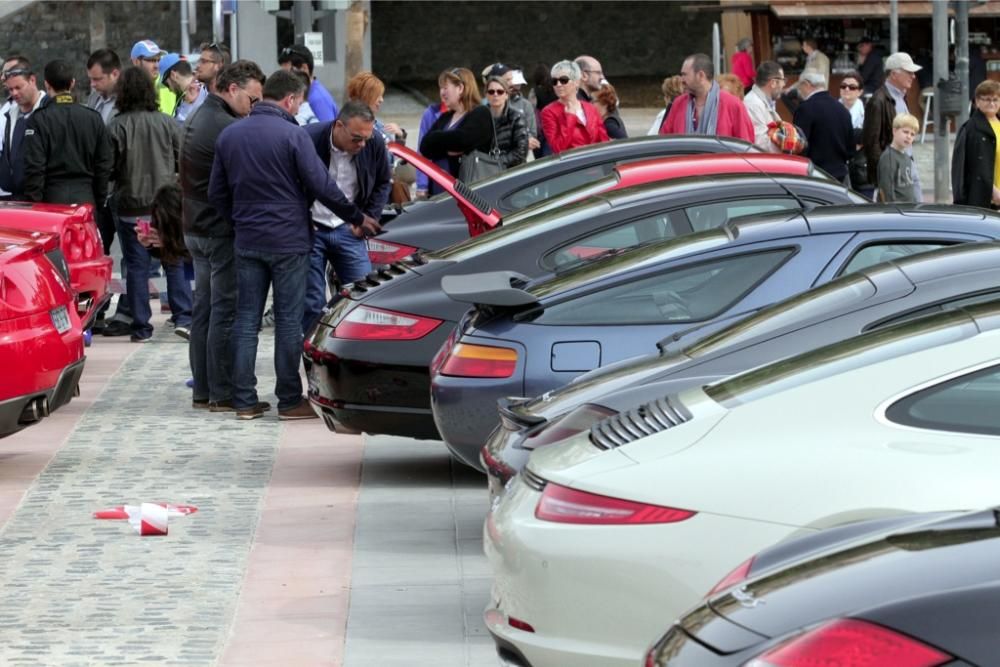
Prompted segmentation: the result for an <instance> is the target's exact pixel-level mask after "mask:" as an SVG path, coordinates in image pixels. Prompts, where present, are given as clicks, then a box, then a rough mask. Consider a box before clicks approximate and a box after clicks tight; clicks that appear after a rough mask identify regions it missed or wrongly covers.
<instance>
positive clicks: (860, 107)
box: [840, 98, 865, 130]
mask: <svg viewBox="0 0 1000 667" xmlns="http://www.w3.org/2000/svg"><path fill="white" fill-rule="evenodd" d="M840 103H841V104H842V105H844V106H845V107H846V106H847V105H846V104H844V100H843V98H841V99H840ZM848 111H849V112H850V113H851V127H853V128H854V129H855V130H860V129H861V128H863V127H864V126H865V105H864V102H862V101H861V100H856V101H855V102H854V106H853V107H851V108H850V109H848Z"/></svg>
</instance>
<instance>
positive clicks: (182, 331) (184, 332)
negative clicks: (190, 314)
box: [174, 327, 191, 340]
mask: <svg viewBox="0 0 1000 667" xmlns="http://www.w3.org/2000/svg"><path fill="white" fill-rule="evenodd" d="M174 333H175V334H177V335H178V336H180V337H181V338H183V339H184V340H191V329H189V328H187V327H176V328H175V329H174Z"/></svg>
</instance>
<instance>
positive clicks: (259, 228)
mask: <svg viewBox="0 0 1000 667" xmlns="http://www.w3.org/2000/svg"><path fill="white" fill-rule="evenodd" d="M304 94H305V84H303V83H302V80H301V79H299V78H298V77H297V76H295V75H294V74H292V73H291V72H285V71H283V70H279V71H277V72H275V73H274V74H272V75H271V76H269V77H268V78H267V81H266V82H265V83H264V89H263V92H262V95H263V100H262V101H261V102H259V103H258V104H257V105H256V106H255V107H254V109H253V111H251V112H250V115H249V116H248V117H247V119H246V120H243V121H241V122H239V123H233V124H232V125H230V126H229V127H227V128H226V129H225V130H223V131H222V134H220V135H219V138H218V140H217V141H216V144H215V159H214V161H213V164H212V176H211V179H210V182H209V191H208V195H209V200H210V202H211V203H212V205H213V206H215V208H216V210H217V211H218V212H219V213H220V214H221V215H222V216H223V217H225V218H227V219H229V220H231V221H232V223H233V231H234V233H235V246H236V275H237V280H238V283H237V297H236V320H235V322H234V323H233V348H234V350H233V353H234V357H233V399H232V401H233V408H234V409H235V410H236V417H237V418H238V419H256V418H257V417H260V416H262V415H263V413H264V408H263V407H262V405H261V403H260V402H259V401H258V400H257V390H256V385H257V377H256V375H255V374H254V367H255V364H256V361H257V330H258V326H259V325H260V318H261V315H263V313H264V302H265V300H266V299H267V291H268V288H269V287H273V291H274V315H275V323H274V328H275V332H274V337H275V343H274V369H275V374H276V375H277V382H276V384H275V394H277V396H278V418H279V419H309V418H315V417H316V414H315V413H314V412H313V410H312V408H311V407H310V406H309V403H308V401H307V400H306V399H305V398H304V397H303V396H302V380H301V378H300V377H299V363H300V361H301V358H302V314H303V306H304V302H305V292H306V289H305V287H306V277H307V274H308V268H309V252H310V250H311V248H312V220H311V219H310V215H309V203H310V202H311V201H312V200H314V199H315V200H319V201H320V202H322V203H323V204H324V205H326V206H327V207H328V208H329V209H330V210H331V211H332V212H333V213H334V214H335V215H336V216H337V217H338V218H340V219H341V220H343V221H345V222H346V223H347V224H350V225H352V226H354V227H357V228H358V233H359V234H360V235H362V236H372V235H374V234H376V233H377V232H378V231H379V229H380V228H379V225H378V222H377V221H376V220H375V219H373V218H372V217H371V216H369V215H367V214H365V212H364V211H362V210H361V209H360V208H359V207H358V206H357V205H355V204H354V202H352V201H350V200H349V199H348V198H347V197H345V196H344V194H343V193H342V192H341V191H340V189H339V188H337V184H336V182H335V181H334V180H333V179H331V178H330V175H329V174H328V173H327V168H326V165H324V164H323V162H322V161H321V160H320V158H319V156H318V155H317V154H316V149H315V148H314V147H313V144H312V142H311V141H310V140H309V135H307V134H306V133H305V130H303V129H302V128H300V127H299V125H298V124H297V123H296V122H295V114H296V112H298V107H299V105H300V104H301V103H302V98H303V96H304Z"/></svg>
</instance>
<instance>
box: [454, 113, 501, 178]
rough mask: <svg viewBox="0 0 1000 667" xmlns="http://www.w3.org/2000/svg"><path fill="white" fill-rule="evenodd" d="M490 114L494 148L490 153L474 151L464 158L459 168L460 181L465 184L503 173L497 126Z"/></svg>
mask: <svg viewBox="0 0 1000 667" xmlns="http://www.w3.org/2000/svg"><path fill="white" fill-rule="evenodd" d="M489 113H490V125H492V126H493V147H492V148H491V149H490V152H489V153H484V152H483V151H480V150H474V151H472V152H470V153H466V154H465V155H463V156H462V158H461V160H460V165H459V168H458V180H460V181H462V182H463V183H475V182H476V181H481V180H483V179H484V178H489V177H490V176H496V175H497V174H499V173H500V172H502V171H503V163H502V162H501V161H500V146H499V145H498V144H497V125H496V121H495V120H494V119H493V112H492V111H490V112H489Z"/></svg>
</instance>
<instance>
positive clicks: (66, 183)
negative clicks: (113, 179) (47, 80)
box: [22, 93, 114, 205]
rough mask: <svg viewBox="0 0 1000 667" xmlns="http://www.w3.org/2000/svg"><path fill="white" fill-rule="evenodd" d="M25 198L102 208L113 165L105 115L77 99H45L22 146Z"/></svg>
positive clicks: (35, 113)
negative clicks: (102, 117)
mask: <svg viewBox="0 0 1000 667" xmlns="http://www.w3.org/2000/svg"><path fill="white" fill-rule="evenodd" d="M22 150H23V151H24V195H25V197H26V198H27V199H30V200H31V201H42V202H49V203H53V204H75V203H88V204H94V203H96V204H101V205H103V204H104V201H105V199H107V196H108V179H109V178H110V176H111V167H112V162H113V159H114V158H113V157H112V152H111V142H110V140H109V138H108V132H107V129H106V128H105V127H104V121H103V120H102V119H101V115H100V114H99V113H97V112H96V111H94V110H93V109H88V108H87V107H85V106H83V105H82V104H76V103H75V102H74V101H73V96H72V95H69V94H66V93H64V94H60V95H56V96H54V97H53V96H50V97H46V98H45V101H44V102H42V105H41V106H40V107H39V108H38V110H37V111H35V112H34V113H33V114H31V118H30V119H29V120H28V126H27V131H26V132H25V137H24V143H23V146H22Z"/></svg>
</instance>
